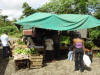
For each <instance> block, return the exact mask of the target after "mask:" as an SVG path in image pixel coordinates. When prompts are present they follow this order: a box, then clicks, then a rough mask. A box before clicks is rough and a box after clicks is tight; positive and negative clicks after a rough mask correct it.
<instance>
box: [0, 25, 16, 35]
mask: <svg viewBox="0 0 100 75" xmlns="http://www.w3.org/2000/svg"><path fill="white" fill-rule="evenodd" d="M16 31H17V28H16V27H15V26H4V27H0V34H2V33H4V32H8V33H9V34H10V35H12V34H15V33H16Z"/></svg>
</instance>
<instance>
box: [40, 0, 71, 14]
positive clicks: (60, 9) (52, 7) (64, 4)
mask: <svg viewBox="0 0 100 75" xmlns="http://www.w3.org/2000/svg"><path fill="white" fill-rule="evenodd" d="M72 2H73V0H51V1H50V2H49V3H47V4H44V5H43V6H42V7H41V8H39V10H40V11H43V12H54V13H58V14H62V13H72V9H71V4H72Z"/></svg>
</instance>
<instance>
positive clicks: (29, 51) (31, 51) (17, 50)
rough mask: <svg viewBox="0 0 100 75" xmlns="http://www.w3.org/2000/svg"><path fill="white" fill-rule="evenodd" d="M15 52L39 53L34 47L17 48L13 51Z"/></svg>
mask: <svg viewBox="0 0 100 75" xmlns="http://www.w3.org/2000/svg"><path fill="white" fill-rule="evenodd" d="M13 53H14V54H21V53H22V54H25V55H28V54H35V53H37V51H36V50H35V49H34V48H32V49H30V48H16V49H15V50H14V51H13Z"/></svg>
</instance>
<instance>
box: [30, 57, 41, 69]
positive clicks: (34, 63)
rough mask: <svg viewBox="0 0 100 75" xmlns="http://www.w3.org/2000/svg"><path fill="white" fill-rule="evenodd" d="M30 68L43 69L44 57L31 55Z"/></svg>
mask: <svg viewBox="0 0 100 75" xmlns="http://www.w3.org/2000/svg"><path fill="white" fill-rule="evenodd" d="M29 60H30V68H41V67H42V66H43V55H30V56H29Z"/></svg>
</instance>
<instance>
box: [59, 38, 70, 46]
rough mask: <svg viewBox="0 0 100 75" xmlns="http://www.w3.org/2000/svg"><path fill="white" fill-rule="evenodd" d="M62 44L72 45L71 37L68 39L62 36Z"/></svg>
mask: <svg viewBox="0 0 100 75" xmlns="http://www.w3.org/2000/svg"><path fill="white" fill-rule="evenodd" d="M60 43H62V44H67V45H68V44H70V37H68V36H61V37H60Z"/></svg>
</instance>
